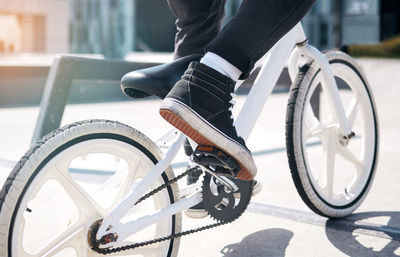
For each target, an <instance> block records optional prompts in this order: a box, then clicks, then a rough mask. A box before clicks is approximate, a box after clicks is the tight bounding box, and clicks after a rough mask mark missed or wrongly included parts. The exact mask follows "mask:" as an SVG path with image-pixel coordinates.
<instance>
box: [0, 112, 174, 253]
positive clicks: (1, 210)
mask: <svg viewBox="0 0 400 257" xmlns="http://www.w3.org/2000/svg"><path fill="white" fill-rule="evenodd" d="M94 140H108V141H109V142H119V143H118V144H124V145H126V146H127V147H129V149H130V148H132V149H135V151H136V150H137V151H138V152H140V153H141V156H142V154H143V156H145V157H146V158H148V159H146V162H150V163H153V164H156V163H157V162H158V160H159V159H160V158H161V156H162V154H161V151H160V150H159V149H158V147H157V146H156V145H155V144H154V143H153V142H152V141H151V140H150V139H149V138H147V137H146V136H144V135H143V134H142V133H140V132H139V131H137V130H135V129H133V128H131V127H129V126H127V125H124V124H121V123H118V122H114V121H107V120H90V121H83V122H77V123H73V124H71V125H68V126H65V127H63V128H60V129H57V130H56V131H54V132H52V133H51V134H49V135H47V136H45V137H44V138H43V139H41V140H40V141H39V142H37V144H36V145H35V146H34V147H32V148H31V149H30V150H29V151H28V152H27V153H26V154H25V155H24V156H23V157H22V158H21V160H20V161H19V162H18V163H17V165H16V166H15V168H14V169H13V170H12V172H11V174H10V175H9V177H8V179H7V181H6V182H5V184H4V186H3V188H2V190H1V192H0V235H1V239H2V240H1V241H2V243H1V244H0V256H7V257H11V256H13V257H18V256H17V254H16V253H13V250H12V249H13V246H14V245H19V244H22V242H13V240H12V238H13V233H14V232H15V231H18V229H19V228H18V227H16V225H17V224H20V220H22V219H24V218H22V217H23V215H26V213H25V212H26V211H29V212H31V211H32V210H29V207H26V206H25V204H24V201H27V200H24V197H25V196H27V192H31V191H32V190H33V189H31V188H30V187H35V183H37V182H35V181H37V180H40V177H42V176H44V175H42V174H41V171H43V169H44V168H45V167H46V165H47V164H48V163H50V162H51V161H52V159H54V158H57V156H60V153H62V152H63V151H65V150H67V149H71V147H73V146H77V145H78V144H81V143H85V142H86V143H87V142H90V141H94ZM143 158H144V157H143ZM171 178H173V172H172V169H171V168H170V167H169V168H168V169H166V170H165V171H164V172H163V173H162V178H160V181H163V182H167V181H168V180H169V179H171ZM163 182H162V183H163ZM38 190H39V189H38ZM163 191H165V193H163V194H165V197H164V196H163V197H164V198H165V199H168V200H166V201H167V202H169V203H173V202H174V201H176V200H178V199H179V198H178V197H179V192H178V187H177V185H175V184H172V185H171V186H168V187H167V189H166V190H163ZM28 197H29V196H27V198H28ZM22 208H23V210H21V209H22ZM25 208H26V209H25ZM49 208H51V206H49ZM97 218H98V217H97ZM97 218H96V217H89V218H88V220H90V221H88V222H93V221H94V220H95V219H97ZM168 222H169V223H168V224H171V227H170V228H168V229H169V230H170V231H171V232H173V233H178V232H180V229H181V214H177V215H173V216H172V217H171V219H170V220H169V221H168ZM25 229H26V228H25ZM82 240H83V242H82V245H85V244H87V241H86V240H87V239H86V238H84V239H82ZM145 240H146V239H145ZM21 241H22V240H21ZM166 245H167V246H166V247H165V250H163V256H168V257H170V256H176V255H177V252H178V248H179V239H174V240H171V241H169V242H167V243H166ZM87 247H89V246H88V244H87ZM85 251H86V248H85ZM164 253H165V254H164ZM76 256H80V254H79V253H78V252H76Z"/></svg>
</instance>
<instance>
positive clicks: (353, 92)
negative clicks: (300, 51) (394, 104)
mask: <svg viewBox="0 0 400 257" xmlns="http://www.w3.org/2000/svg"><path fill="white" fill-rule="evenodd" d="M325 56H326V58H327V59H328V61H329V62H330V64H331V68H332V70H333V73H334V75H335V79H336V82H337V83H338V87H339V94H340V98H341V100H342V102H343V106H344V109H345V112H346V116H347V118H348V120H349V121H350V124H351V126H352V131H353V132H354V134H355V135H354V137H352V138H351V139H350V140H343V139H342V137H341V135H340V132H339V125H338V121H337V119H336V117H335V115H334V112H333V111H332V110H331V109H330V106H329V105H328V103H329V102H328V101H329V99H327V95H326V93H325V92H324V89H323V87H322V86H321V83H322V74H321V71H320V69H319V68H318V67H317V66H316V65H315V64H311V65H306V66H304V67H302V69H300V72H299V74H298V77H297V80H296V81H295V82H294V84H293V85H292V88H291V92H290V98H289V104H288V110H287V125H286V143H287V152H288V160H289V164H290V169H291V172H292V178H293V181H294V183H295V186H296V188H297V191H298V192H299V194H300V196H301V197H302V199H303V201H304V202H305V203H306V204H307V205H308V206H309V207H310V208H311V209H312V210H313V211H314V212H316V213H318V214H320V215H323V216H328V217H343V216H346V215H349V214H351V213H352V212H353V211H354V210H355V209H356V208H357V207H358V206H359V205H360V204H361V202H362V201H363V199H364V198H365V196H366V194H367V192H368V190H369V188H370V186H371V183H372V180H373V178H374V174H375V169H376V163H377V156H378V118H377V113H376V110H375V106H374V105H375V104H374V100H373V96H372V94H371V91H370V89H369V86H368V83H367V81H366V79H365V77H364V76H363V75H362V73H361V71H360V69H359V68H358V66H357V64H356V63H355V62H354V60H353V59H352V58H351V57H350V56H348V55H346V54H344V53H341V52H337V51H332V52H328V53H326V54H325ZM315 100H319V101H315ZM316 103H318V104H316Z"/></svg>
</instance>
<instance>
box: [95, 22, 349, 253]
mask: <svg viewBox="0 0 400 257" xmlns="http://www.w3.org/2000/svg"><path fill="white" fill-rule="evenodd" d="M303 58H306V59H307V60H313V61H314V62H315V63H316V64H317V65H318V66H319V67H320V69H321V71H322V79H323V80H322V81H323V83H322V88H323V90H324V92H326V95H327V101H328V105H329V107H331V108H330V109H331V110H334V114H333V115H334V116H335V118H336V120H337V121H338V124H339V131H340V134H341V136H343V137H346V136H348V135H350V134H351V126H350V123H349V121H348V119H347V118H346V115H345V111H344V108H343V104H342V102H341V99H340V97H339V91H338V88H337V85H336V82H335V79H334V76H333V73H332V70H331V68H330V65H329V62H328V61H327V59H326V58H325V57H324V55H323V54H322V53H321V52H320V51H318V50H317V49H316V48H315V47H313V46H311V45H308V44H307V38H306V36H305V34H304V30H303V27H302V25H301V23H298V24H297V25H296V26H295V27H294V28H293V29H292V30H291V31H289V32H288V33H287V34H286V35H285V36H284V37H283V38H282V39H281V40H280V41H278V42H277V43H276V44H275V46H274V47H273V48H272V49H271V50H270V51H269V52H268V53H267V55H266V60H265V62H264V64H263V65H262V67H261V70H260V72H259V74H258V76H257V78H256V80H255V81H254V84H253V86H252V88H251V90H250V93H249V95H248V96H247V99H246V101H245V103H244V105H243V107H242V109H241V110H240V113H239V115H238V117H237V118H236V120H235V127H236V130H237V132H238V134H239V135H240V136H241V137H243V138H244V139H247V138H248V137H249V135H250V133H251V131H252V129H253V127H254V125H255V123H256V121H257V119H258V117H259V115H260V113H261V110H262V109H263V106H264V104H265V103H266V101H267V99H268V97H269V96H270V95H271V93H272V90H273V88H274V87H275V85H276V82H277V81H278V78H279V76H280V74H281V72H282V70H283V68H284V66H285V64H286V61H288V70H289V75H290V78H291V80H292V82H293V81H294V79H295V77H296V76H297V73H298V64H299V61H300V60H301V59H303ZM240 84H241V83H240V82H238V83H237V85H236V89H237V88H238V87H239V86H240ZM310 108H311V106H310ZM250 114H251V115H250ZM312 118H313V117H311V119H312ZM185 138H186V136H185V135H184V134H182V133H181V132H178V131H177V130H175V129H174V130H172V131H170V132H168V133H167V134H166V135H164V136H163V137H161V138H160V139H159V140H157V142H156V143H157V144H158V145H159V146H160V147H161V148H167V149H168V151H167V152H166V154H165V156H164V157H163V159H161V160H160V161H159V162H158V163H157V164H156V165H155V166H154V167H153V168H152V169H151V170H150V171H149V172H148V174H147V175H146V177H144V178H143V179H142V181H141V182H140V183H139V184H138V185H137V186H136V187H135V189H134V191H133V192H132V193H131V194H129V195H128V196H127V197H126V198H125V199H124V200H123V201H122V202H121V203H120V204H119V205H118V206H117V207H116V208H115V209H114V210H113V211H111V212H110V214H109V215H108V216H107V217H105V218H104V220H103V223H102V225H101V226H100V228H99V230H98V233H97V235H96V237H97V239H100V238H102V237H103V236H104V235H107V234H110V233H112V234H114V233H116V234H117V235H118V239H117V241H116V242H112V243H109V244H107V245H102V246H101V247H111V246H118V243H120V242H121V241H122V240H124V239H126V238H127V237H128V236H130V235H132V234H134V233H137V232H139V231H140V230H142V229H144V228H146V227H147V226H150V225H152V224H154V223H156V222H158V221H159V220H161V219H162V218H165V217H168V216H171V215H174V214H176V213H178V212H181V211H183V210H185V209H188V208H190V207H192V206H194V205H196V204H198V203H200V202H201V201H202V197H201V184H193V185H190V186H188V187H186V188H183V189H181V192H182V193H181V198H182V199H180V200H178V201H177V202H175V203H173V204H171V205H168V206H166V207H164V208H162V209H160V210H158V211H157V212H155V213H154V214H151V215H148V216H144V217H141V218H138V219H137V220H133V221H130V222H128V223H124V224H122V223H120V220H121V218H122V217H123V216H124V215H125V213H126V212H127V211H128V210H129V209H130V208H132V205H133V203H135V202H137V200H138V199H139V198H140V197H141V196H142V195H143V194H145V193H146V192H147V191H146V190H148V188H150V187H151V185H152V184H153V183H154V181H156V180H157V178H158V177H159V176H160V175H161V173H162V172H163V171H164V170H165V169H167V167H168V166H169V165H170V163H171V162H172V160H173V159H174V158H175V156H176V154H177V153H178V150H179V149H180V148H181V147H182V145H183V142H184V140H185ZM168 142H171V143H170V146H168Z"/></svg>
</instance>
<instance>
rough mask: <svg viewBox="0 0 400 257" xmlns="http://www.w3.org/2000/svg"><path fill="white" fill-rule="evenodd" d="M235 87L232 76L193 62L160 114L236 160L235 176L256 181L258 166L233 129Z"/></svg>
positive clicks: (165, 100)
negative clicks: (233, 95)
mask: <svg viewBox="0 0 400 257" xmlns="http://www.w3.org/2000/svg"><path fill="white" fill-rule="evenodd" d="M234 87H235V84H234V82H233V80H231V79H230V78H229V77H227V76H224V75H222V74H221V73H219V72H217V71H216V70H214V69H212V68H210V67H208V66H206V65H204V64H202V63H198V62H192V63H190V65H189V67H188V69H187V70H186V71H185V73H184V74H183V76H182V78H181V80H179V81H178V82H176V84H175V85H174V87H173V88H172V89H171V91H170V92H169V93H168V95H167V96H166V97H165V99H164V100H163V102H162V104H161V107H160V114H161V116H162V117H163V118H164V119H165V120H167V121H168V122H169V123H171V124H172V125H173V126H174V127H176V128H177V129H179V130H180V131H182V132H183V133H184V134H186V135H187V136H188V137H190V138H191V139H192V140H193V141H195V142H196V143H197V144H199V145H210V146H215V147H217V148H219V149H221V150H222V151H224V152H226V153H227V154H229V155H230V156H232V157H233V158H235V159H236V161H237V162H238V163H239V166H240V169H239V171H238V172H237V174H235V176H236V177H237V178H239V179H242V180H252V179H253V178H254V176H255V175H256V173H257V168H256V165H255V163H254V160H253V157H252V155H251V152H250V151H249V150H248V149H247V147H246V145H245V142H244V140H243V139H242V138H241V137H239V136H238V135H237V133H236V129H235V127H234V126H233V119H232V112H231V109H232V105H233V104H232V101H231V100H232V93H233V90H234Z"/></svg>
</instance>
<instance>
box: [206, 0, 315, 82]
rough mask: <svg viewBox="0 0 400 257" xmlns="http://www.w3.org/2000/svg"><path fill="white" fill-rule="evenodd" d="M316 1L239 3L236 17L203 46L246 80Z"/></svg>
mask: <svg viewBox="0 0 400 257" xmlns="http://www.w3.org/2000/svg"><path fill="white" fill-rule="evenodd" d="M315 1H316V0H279V1H275V0H243V2H242V4H241V6H240V9H239V12H238V13H237V15H236V16H235V17H234V18H233V19H232V20H231V21H230V22H229V23H228V24H227V25H226V26H225V27H223V28H222V30H221V32H220V33H219V34H218V36H217V37H216V38H215V39H213V40H212V41H211V42H210V44H208V45H207V47H206V51H207V52H212V53H214V54H216V55H218V56H220V57H222V58H223V59H225V60H226V61H228V62H229V63H231V64H232V65H234V66H235V67H236V68H238V69H239V70H240V71H242V72H243V74H242V76H241V78H246V77H247V76H248V74H249V72H250V71H251V70H252V69H253V66H254V64H255V62H256V61H257V60H259V59H260V58H261V57H262V56H263V55H264V54H265V53H266V52H268V50H270V49H271V48H272V46H274V44H275V43H276V42H277V41H278V40H279V39H280V38H281V37H283V36H284V35H285V34H286V33H287V32H289V30H290V29H292V28H293V27H294V26H295V25H296V24H297V23H298V22H299V21H300V20H301V18H302V17H303V16H304V15H305V14H306V13H307V12H308V10H309V9H310V8H311V6H312V5H313V4H314V2H315Z"/></svg>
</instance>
